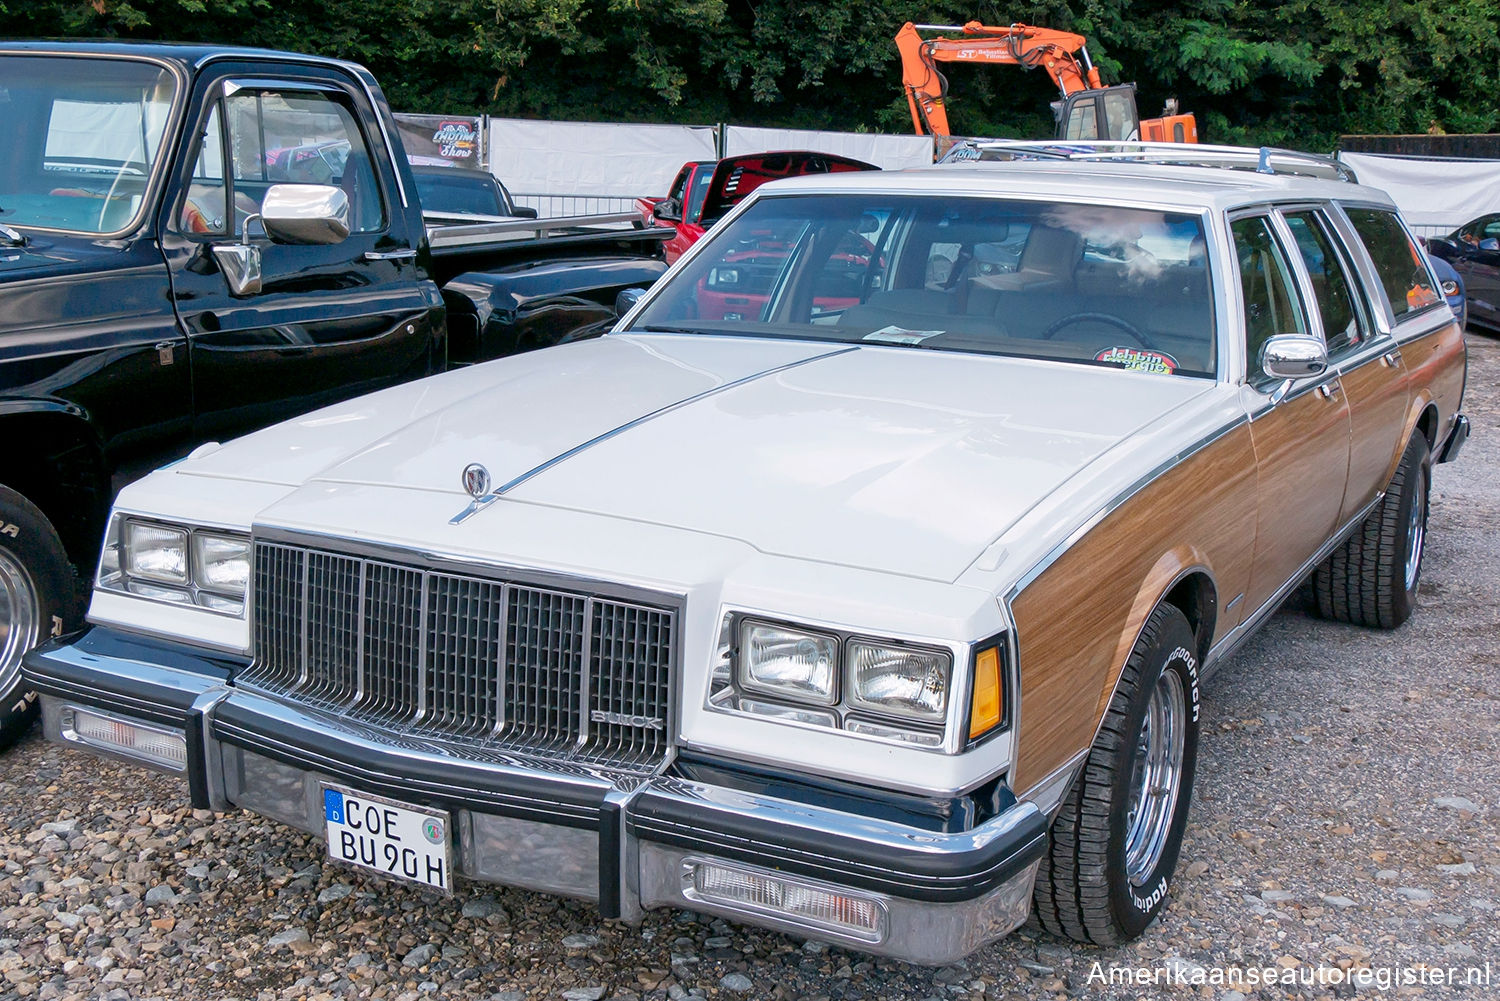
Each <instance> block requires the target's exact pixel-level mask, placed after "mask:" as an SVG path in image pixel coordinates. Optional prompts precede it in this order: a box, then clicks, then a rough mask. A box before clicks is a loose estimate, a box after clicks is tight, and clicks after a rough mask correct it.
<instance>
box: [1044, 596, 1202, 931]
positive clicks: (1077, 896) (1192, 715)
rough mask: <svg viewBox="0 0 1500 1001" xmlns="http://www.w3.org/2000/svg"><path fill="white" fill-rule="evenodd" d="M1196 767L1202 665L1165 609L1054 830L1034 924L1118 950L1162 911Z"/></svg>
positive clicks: (1178, 616) (1137, 654)
mask: <svg viewBox="0 0 1500 1001" xmlns="http://www.w3.org/2000/svg"><path fill="white" fill-rule="evenodd" d="M1197 760H1198V655H1197V643H1196V640H1195V638H1194V636H1193V630H1192V628H1191V627H1190V626H1189V625H1188V621H1187V618H1186V617H1185V616H1184V615H1183V614H1182V612H1181V611H1179V610H1178V609H1177V608H1174V607H1173V606H1171V605H1162V606H1159V607H1158V608H1157V609H1156V610H1155V611H1154V612H1152V613H1151V616H1150V618H1148V619H1147V620H1146V625H1145V627H1144V628H1143V629H1142V630H1141V635H1140V638H1139V639H1138V640H1137V641H1136V645H1135V648H1134V649H1133V650H1131V652H1130V658H1129V660H1127V661H1126V664H1125V669H1124V672H1123V673H1122V674H1121V676H1120V684H1119V686H1118V687H1117V688H1116V689H1115V694H1114V697H1113V698H1112V699H1111V700H1110V705H1109V710H1108V712H1106V713H1105V716H1104V722H1103V724H1102V725H1101V726H1100V728H1099V735H1098V737H1096V738H1095V740H1094V746H1093V747H1092V748H1091V749H1090V751H1089V756H1088V759H1087V760H1086V761H1085V762H1084V765H1083V771H1082V772H1081V773H1080V774H1079V776H1078V778H1077V779H1076V780H1075V781H1074V783H1073V788H1072V789H1071V790H1070V791H1069V794H1068V797H1067V799H1066V800H1064V802H1063V805H1062V808H1061V810H1060V811H1059V812H1058V815H1057V819H1056V820H1055V821H1053V824H1052V838H1051V841H1050V844H1049V846H1048V853H1047V854H1046V855H1045V856H1043V858H1042V865H1041V868H1040V869H1039V870H1038V872H1037V882H1036V893H1035V901H1036V910H1037V917H1038V919H1039V920H1040V921H1041V923H1042V927H1044V928H1046V929H1047V930H1048V931H1049V932H1051V933H1052V934H1054V935H1061V936H1066V937H1068V938H1072V939H1076V940H1078V941H1080V942H1093V943H1097V944H1100V945H1114V944H1118V943H1120V942H1124V941H1127V940H1129V939H1132V938H1135V937H1136V936H1137V935H1139V934H1140V933H1141V932H1142V931H1144V930H1145V929H1146V927H1147V926H1148V925H1149V924H1151V922H1152V921H1154V920H1155V919H1156V917H1157V915H1158V914H1160V913H1161V911H1162V908H1164V907H1165V906H1166V902H1167V887H1168V883H1169V882H1170V880H1171V878H1172V874H1173V872H1174V871H1175V870H1176V868H1177V856H1178V853H1179V851H1180V850H1181V848H1182V832H1183V830H1184V828H1185V827H1186V826H1187V817H1188V806H1189V804H1190V802H1191V800H1192V792H1193V772H1194V769H1195V767H1196V764H1197Z"/></svg>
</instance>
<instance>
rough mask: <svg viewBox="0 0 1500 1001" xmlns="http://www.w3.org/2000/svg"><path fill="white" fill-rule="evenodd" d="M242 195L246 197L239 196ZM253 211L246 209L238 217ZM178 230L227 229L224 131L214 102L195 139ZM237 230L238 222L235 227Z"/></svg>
mask: <svg viewBox="0 0 1500 1001" xmlns="http://www.w3.org/2000/svg"><path fill="white" fill-rule="evenodd" d="M241 197H242V198H245V197H248V196H241ZM253 211H255V210H254V208H250V209H248V210H247V211H246V212H245V213H243V214H242V215H241V216H240V220H239V221H243V219H244V216H245V215H248V214H249V213H250V212H253ZM177 223H178V229H179V230H181V231H182V232H184V233H213V234H218V235H223V234H227V233H229V232H230V229H231V227H230V220H229V189H228V187H227V186H226V185H225V184H224V130H223V129H222V128H221V127H220V125H219V106H218V105H217V104H215V105H214V106H213V110H212V111H210V112H209V115H208V121H207V122H206V123H205V124H204V127H203V134H202V135H201V136H200V137H199V139H198V159H197V160H196V161H195V162H194V164H193V176H192V179H191V180H189V181H188V189H187V191H185V192H184V193H183V197H182V208H181V209H180V210H179V211H178V213H177ZM234 228H235V229H238V225H236V226H235V227H234Z"/></svg>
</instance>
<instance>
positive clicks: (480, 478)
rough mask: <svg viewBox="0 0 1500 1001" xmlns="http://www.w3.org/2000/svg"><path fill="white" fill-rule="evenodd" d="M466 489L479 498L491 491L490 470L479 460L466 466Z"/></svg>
mask: <svg viewBox="0 0 1500 1001" xmlns="http://www.w3.org/2000/svg"><path fill="white" fill-rule="evenodd" d="M464 490H466V491H467V492H468V494H469V496H470V497H472V498H474V499H475V500H478V499H479V498H481V497H483V496H484V495H485V494H487V493H489V492H490V471H489V470H488V469H485V468H484V467H483V466H481V465H480V464H479V463H477V462H471V463H469V464H468V465H467V466H465V467H464Z"/></svg>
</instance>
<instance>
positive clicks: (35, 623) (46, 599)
mask: <svg viewBox="0 0 1500 1001" xmlns="http://www.w3.org/2000/svg"><path fill="white" fill-rule="evenodd" d="M76 606H77V587H76V585H75V582H74V577H73V568H72V566H71V565H70V564H69V563H68V557H67V553H65V552H64V551H63V547H62V543H61V542H60V541H59V540H58V538H57V532H56V531H54V530H53V528H52V524H51V523H50V522H49V521H47V518H46V516H45V515H43V514H42V512H40V511H38V510H37V509H36V507H35V506H34V505H33V504H32V503H31V502H30V501H28V500H27V499H26V498H24V497H22V496H21V495H20V494H18V493H16V492H15V491H14V490H11V489H9V488H8V487H0V750H4V749H5V748H7V747H9V746H10V745H11V744H14V743H15V742H16V740H18V739H19V738H20V736H21V735H22V734H24V733H25V732H26V729H27V728H28V727H29V726H31V721H32V720H33V719H35V718H36V711H37V707H36V696H35V694H33V693H31V692H28V691H26V690H25V688H24V687H23V686H22V685H21V657H22V656H23V655H24V654H25V653H26V651H27V650H30V649H31V648H32V647H33V646H35V645H36V644H37V642H39V641H40V640H42V639H45V638H46V637H48V636H57V635H60V634H61V633H62V632H63V630H64V629H65V628H67V627H68V626H70V625H72V624H73V623H74V621H75V620H76V618H77V607H76Z"/></svg>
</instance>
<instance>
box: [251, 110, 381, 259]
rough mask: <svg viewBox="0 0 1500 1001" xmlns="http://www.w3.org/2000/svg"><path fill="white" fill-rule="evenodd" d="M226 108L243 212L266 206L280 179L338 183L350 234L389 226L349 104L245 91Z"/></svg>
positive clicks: (299, 182) (370, 231)
mask: <svg viewBox="0 0 1500 1001" xmlns="http://www.w3.org/2000/svg"><path fill="white" fill-rule="evenodd" d="M224 107H225V113H224V118H225V121H226V122H227V124H228V129H229V160H230V169H231V174H232V178H233V189H234V193H235V200H236V203H237V204H236V209H237V210H240V209H242V208H243V209H249V211H251V212H257V211H259V209H260V203H261V200H262V199H263V198H265V194H266V189H267V188H269V187H270V186H271V185H273V184H282V183H293V184H331V185H335V186H337V187H340V188H343V189H344V194H346V195H347V196H348V197H349V221H350V227H349V228H350V230H351V232H355V233H372V232H375V231H377V230H380V229H383V228H384V226H385V208H384V206H383V204H382V203H381V198H380V189H379V187H378V185H377V184H376V181H375V171H374V168H373V167H372V165H371V162H370V154H369V151H368V150H367V149H366V148H365V143H364V139H363V137H362V136H361V135H360V131H359V126H358V125H357V124H356V123H355V120H354V115H353V113H352V112H351V111H350V110H349V109H348V108H346V107H344V106H343V105H342V104H340V103H339V102H338V101H337V100H335V99H334V98H333V97H332V96H330V95H327V94H322V93H317V92H311V91H292V90H287V91H277V90H239V91H236V92H235V93H233V94H231V95H230V96H228V97H226V98H225V99H224ZM241 196H244V197H243V198H242V197H241ZM236 215H237V216H238V215H239V211H237V212H236ZM236 228H238V227H236Z"/></svg>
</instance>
